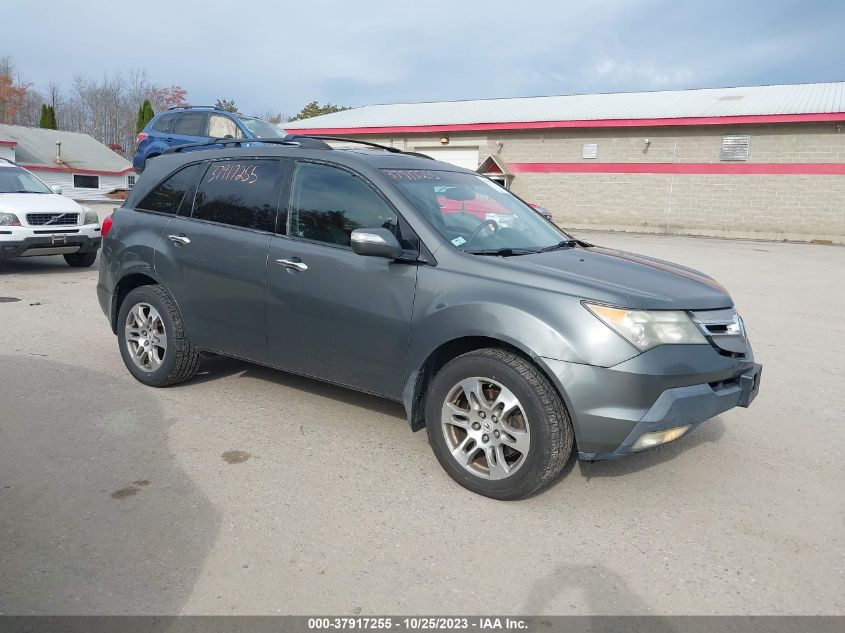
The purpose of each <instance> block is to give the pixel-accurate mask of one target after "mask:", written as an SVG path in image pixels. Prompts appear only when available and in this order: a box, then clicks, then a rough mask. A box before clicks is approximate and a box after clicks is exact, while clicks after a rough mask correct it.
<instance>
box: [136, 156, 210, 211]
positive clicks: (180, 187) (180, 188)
mask: <svg viewBox="0 0 845 633" xmlns="http://www.w3.org/2000/svg"><path fill="white" fill-rule="evenodd" d="M199 169H200V165H199V164H194V165H188V166H187V167H183V168H182V169H180V170H179V171H177V172H176V173H175V174H173V175H172V176H170V177H168V178H167V179H165V180H163V181H162V182H161V184H160V185H158V186H157V187H156V188H155V189H153V190H152V191H151V192H150V193H148V194H147V196H146V197H145V198H144V199H143V200H141V202H140V203H139V204H138V206H137V208H138V209H144V210H145V211H156V212H158V213H171V214H175V213H176V212H177V211H178V210H179V205H180V203H181V202H182V199H183V198H184V197H185V193H186V192H187V191H189V190H192V189H193V185H194V182H195V181H196V176H197V172H198V171H199Z"/></svg>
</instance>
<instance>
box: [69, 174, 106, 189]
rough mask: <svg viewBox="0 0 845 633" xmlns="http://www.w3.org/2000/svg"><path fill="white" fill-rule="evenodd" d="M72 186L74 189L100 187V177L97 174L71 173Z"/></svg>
mask: <svg viewBox="0 0 845 633" xmlns="http://www.w3.org/2000/svg"><path fill="white" fill-rule="evenodd" d="M73 188H74V189H99V188H100V177H99V176H83V175H80V174H74V175H73Z"/></svg>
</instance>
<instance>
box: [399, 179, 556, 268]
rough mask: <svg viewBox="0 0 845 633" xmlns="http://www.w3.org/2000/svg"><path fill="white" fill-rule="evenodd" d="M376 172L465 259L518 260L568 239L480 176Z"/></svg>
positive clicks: (518, 201)
mask: <svg viewBox="0 0 845 633" xmlns="http://www.w3.org/2000/svg"><path fill="white" fill-rule="evenodd" d="M382 172H383V173H384V174H385V176H387V177H388V178H389V179H390V180H391V181H392V182H393V184H395V185H396V187H397V188H398V189H399V191H400V192H401V193H402V194H403V195H404V196H405V198H407V200H408V202H410V203H411V204H412V205H413V206H414V207H415V208H416V209H417V210H418V211H419V212H420V213H422V214H423V215H424V216H425V217H426V218H427V219H428V220H429V221H430V222H431V223H432V224H433V225H434V227H435V228H436V229H437V230H438V231H439V232H440V234H441V235H442V236H443V237H445V238H446V239H447V240H449V241H450V242H451V243H452V244H453V245H454V246H455V247H456V248H458V249H460V250H462V251H465V252H467V253H475V254H483V255H489V254H496V255H521V254H526V253H536V252H539V251H541V250H548V249H551V248H555V247H556V246H559V245H561V244H562V243H564V242H568V241H570V240H571V239H572V238H570V237H569V236H568V235H566V233H564V232H563V231H561V230H560V229H558V228H557V227H556V226H554V225H553V224H551V223H550V222H548V221H547V220H545V219H544V218H543V217H542V216H541V215H539V214H538V213H537V212H536V211H534V210H533V209H532V208H531V207H529V206H528V205H527V204H525V203H524V202H522V201H521V200H519V198H517V197H515V196H514V195H512V194H511V193H510V192H508V191H507V190H506V189H504V188H502V187H500V186H499V185H497V184H495V183H494V182H492V181H491V180H488V179H487V178H485V177H484V176H478V175H474V174H466V173H460V172H452V171H435V170H427V169H384V170H382Z"/></svg>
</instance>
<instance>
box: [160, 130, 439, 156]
mask: <svg viewBox="0 0 845 633" xmlns="http://www.w3.org/2000/svg"><path fill="white" fill-rule="evenodd" d="M326 141H339V142H342V143H357V144H359V145H366V146H367V147H374V148H376V149H383V150H385V151H388V152H390V153H392V154H405V155H406V156H419V157H420V158H427V159H429V160H434V159H433V158H432V157H431V156H426V155H425V154H420V153H418V152H405V151H403V150H401V149H399V148H397V147H388V146H387V145H379V144H378V143H371V142H370V141H361V140H359V139H355V138H345V137H343V136H310V135H305V134H288V135H287V136H285V137H284V138H232V137H226V138H211V139H208V140H207V141H202V142H200V143H187V144H185V145H176V146H174V147H168V148H167V149H166V150H164V152H162V153H163V154H178V153H179V152H181V151H183V150H186V149H192V148H196V147H210V146H212V145H222V146H224V147H225V146H227V145H243V144H244V143H257V144H262V145H263V144H266V145H289V146H292V147H299V148H302V149H334V148H333V147H332V146H331V145H329V144H328V143H326Z"/></svg>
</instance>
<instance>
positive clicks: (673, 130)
mask: <svg viewBox="0 0 845 633" xmlns="http://www.w3.org/2000/svg"><path fill="white" fill-rule="evenodd" d="M286 128H287V129H288V130H289V131H290V132H292V133H305V134H309V133H310V134H329V135H339V136H355V137H359V138H364V139H367V140H372V141H376V142H381V143H384V144H387V145H392V146H396V147H400V148H402V149H406V150H411V151H417V152H422V153H425V154H428V155H430V156H432V157H434V158H437V159H439V160H444V161H446V162H450V163H453V164H456V165H460V166H462V167H467V168H470V169H474V170H477V171H479V172H481V173H484V174H486V175H487V176H488V177H491V178H494V179H496V180H498V181H499V182H501V183H502V184H504V185H505V186H507V187H509V188H511V189H512V190H513V191H514V192H515V193H517V194H518V195H520V196H521V197H523V198H524V199H526V200H529V201H531V202H534V203H537V204H540V205H542V206H544V207H546V208H548V209H549V210H551V211H552V213H553V214H554V217H555V219H556V221H557V222H558V223H559V224H560V225H562V226H564V227H567V228H570V229H574V230H578V229H605V230H606V229H610V230H621V231H638V232H647V233H676V234H689V235H709V236H720V237H739V238H762V239H778V240H779V239H789V240H800V241H811V240H831V241H834V242H837V243H845V82H838V83H824V84H799V85H782V86H751V87H739V88H708V89H701V90H672V91H659V92H637V93H615V94H594V95H565V96H553V97H527V98H514V99H487V100H476V101H457V102H432V103H412V104H392V105H373V106H364V107H361V108H355V109H352V110H347V111H344V112H338V113H335V114H329V115H325V116H321V117H316V118H313V119H306V120H303V121H295V122H290V123H288V124H287V125H286Z"/></svg>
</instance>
